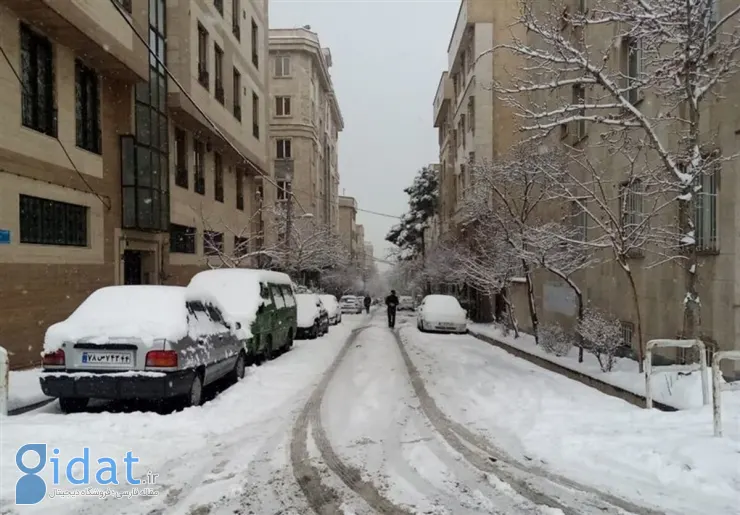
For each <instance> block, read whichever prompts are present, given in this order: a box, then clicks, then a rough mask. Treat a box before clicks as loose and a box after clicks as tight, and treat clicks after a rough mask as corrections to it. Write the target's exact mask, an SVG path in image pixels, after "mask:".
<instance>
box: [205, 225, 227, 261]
mask: <svg viewBox="0 0 740 515" xmlns="http://www.w3.org/2000/svg"><path fill="white" fill-rule="evenodd" d="M223 252H224V233H222V232H218V231H211V230H208V231H203V255H204V256H207V257H210V256H218V255H219V254H222V253H223Z"/></svg>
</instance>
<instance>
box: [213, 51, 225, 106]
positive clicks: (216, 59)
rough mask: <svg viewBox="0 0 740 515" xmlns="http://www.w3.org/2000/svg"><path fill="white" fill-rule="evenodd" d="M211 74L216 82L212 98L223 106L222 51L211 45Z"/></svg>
mask: <svg viewBox="0 0 740 515" xmlns="http://www.w3.org/2000/svg"><path fill="white" fill-rule="evenodd" d="M213 74H214V78H215V81H216V84H215V87H214V93H213V94H214V96H215V97H216V100H218V102H219V103H220V104H221V105H223V103H224V97H225V95H224V51H223V50H222V49H221V47H220V46H218V45H217V44H215V43H214V45H213Z"/></svg>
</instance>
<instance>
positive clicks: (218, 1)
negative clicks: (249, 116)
mask: <svg viewBox="0 0 740 515" xmlns="http://www.w3.org/2000/svg"><path fill="white" fill-rule="evenodd" d="M213 6H214V7H215V8H216V10H217V11H218V13H219V14H220V15H221V16H223V15H224V0H213Z"/></svg>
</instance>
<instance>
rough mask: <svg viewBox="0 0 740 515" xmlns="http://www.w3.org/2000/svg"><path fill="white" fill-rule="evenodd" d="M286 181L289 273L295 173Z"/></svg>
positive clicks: (286, 239)
mask: <svg viewBox="0 0 740 515" xmlns="http://www.w3.org/2000/svg"><path fill="white" fill-rule="evenodd" d="M287 179H288V180H287V181H285V201H286V202H287V203H288V205H287V206H286V207H285V262H286V265H287V266H286V268H287V269H288V273H290V262H291V261H292V259H291V241H292V237H293V175H292V174H290V175H288V177H287Z"/></svg>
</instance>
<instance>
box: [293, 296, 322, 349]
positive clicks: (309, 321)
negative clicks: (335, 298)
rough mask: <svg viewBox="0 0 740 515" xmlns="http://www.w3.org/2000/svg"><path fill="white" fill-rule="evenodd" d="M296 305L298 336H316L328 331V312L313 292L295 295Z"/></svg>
mask: <svg viewBox="0 0 740 515" xmlns="http://www.w3.org/2000/svg"><path fill="white" fill-rule="evenodd" d="M295 300H296V304H297V305H298V333H297V336H298V338H310V339H312V340H313V339H314V338H318V337H319V336H322V335H324V334H326V333H328V332H329V313H328V312H327V311H326V308H325V307H324V305H323V304H322V303H321V299H320V298H319V296H318V295H316V294H315V293H299V294H298V295H296V296H295Z"/></svg>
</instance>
